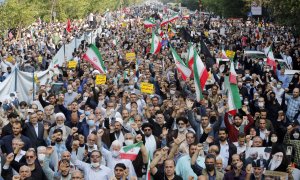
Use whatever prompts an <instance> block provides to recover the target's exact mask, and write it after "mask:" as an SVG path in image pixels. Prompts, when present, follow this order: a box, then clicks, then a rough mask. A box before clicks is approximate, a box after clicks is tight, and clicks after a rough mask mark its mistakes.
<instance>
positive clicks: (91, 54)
mask: <svg viewBox="0 0 300 180" xmlns="http://www.w3.org/2000/svg"><path fill="white" fill-rule="evenodd" d="M83 59H84V60H86V61H87V62H89V63H91V64H92V65H93V66H94V68H96V69H97V70H99V71H100V73H102V74H105V73H106V68H105V66H104V62H103V59H102V56H101V54H100V52H99V50H98V48H97V47H96V46H95V45H93V44H91V45H90V47H89V49H88V50H87V51H86V53H85V54H84V55H83Z"/></svg>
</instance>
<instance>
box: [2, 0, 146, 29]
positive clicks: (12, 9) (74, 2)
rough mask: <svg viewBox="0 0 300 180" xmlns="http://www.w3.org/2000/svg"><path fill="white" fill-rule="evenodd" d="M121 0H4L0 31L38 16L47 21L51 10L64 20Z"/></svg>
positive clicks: (115, 5)
mask: <svg viewBox="0 0 300 180" xmlns="http://www.w3.org/2000/svg"><path fill="white" fill-rule="evenodd" d="M121 2H122V1H121V0H115V1H112V0H5V3H4V4H3V5H0V17H1V21H0V33H4V32H6V31H7V30H8V29H11V28H24V27H27V26H29V25H30V24H32V23H33V22H35V21H36V20H37V19H38V18H39V17H40V18H41V19H42V20H44V21H47V22H49V21H50V20H51V18H52V12H56V17H55V19H56V20H58V21H63V22H64V21H66V20H67V19H68V18H70V19H84V18H85V17H86V16H87V15H88V14H89V13H90V12H93V13H102V12H104V11H106V9H110V10H115V9H116V8H120V6H121ZM139 2H141V0H123V5H122V6H123V7H125V6H127V5H131V4H137V3H139Z"/></svg>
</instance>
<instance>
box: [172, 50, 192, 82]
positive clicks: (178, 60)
mask: <svg viewBox="0 0 300 180" xmlns="http://www.w3.org/2000/svg"><path fill="white" fill-rule="evenodd" d="M170 48H171V51H172V55H173V58H174V61H175V64H176V67H177V70H178V72H180V73H181V75H182V79H183V80H186V78H188V77H190V76H191V73H192V71H191V70H190V69H189V68H188V67H187V66H186V65H185V63H184V62H183V61H182V59H181V58H180V57H179V55H178V54H177V53H176V51H175V50H174V49H173V47H172V46H170Z"/></svg>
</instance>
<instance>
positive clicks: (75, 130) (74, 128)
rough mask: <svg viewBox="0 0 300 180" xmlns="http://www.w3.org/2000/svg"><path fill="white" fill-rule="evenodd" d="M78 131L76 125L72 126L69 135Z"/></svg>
mask: <svg viewBox="0 0 300 180" xmlns="http://www.w3.org/2000/svg"><path fill="white" fill-rule="evenodd" d="M77 131H78V128H77V127H72V129H71V135H73V134H75V133H76V132H77Z"/></svg>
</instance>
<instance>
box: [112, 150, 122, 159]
mask: <svg viewBox="0 0 300 180" xmlns="http://www.w3.org/2000/svg"><path fill="white" fill-rule="evenodd" d="M111 155H112V156H113V157H114V158H117V157H118V156H119V155H120V152H119V151H113V152H112V153H111Z"/></svg>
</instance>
